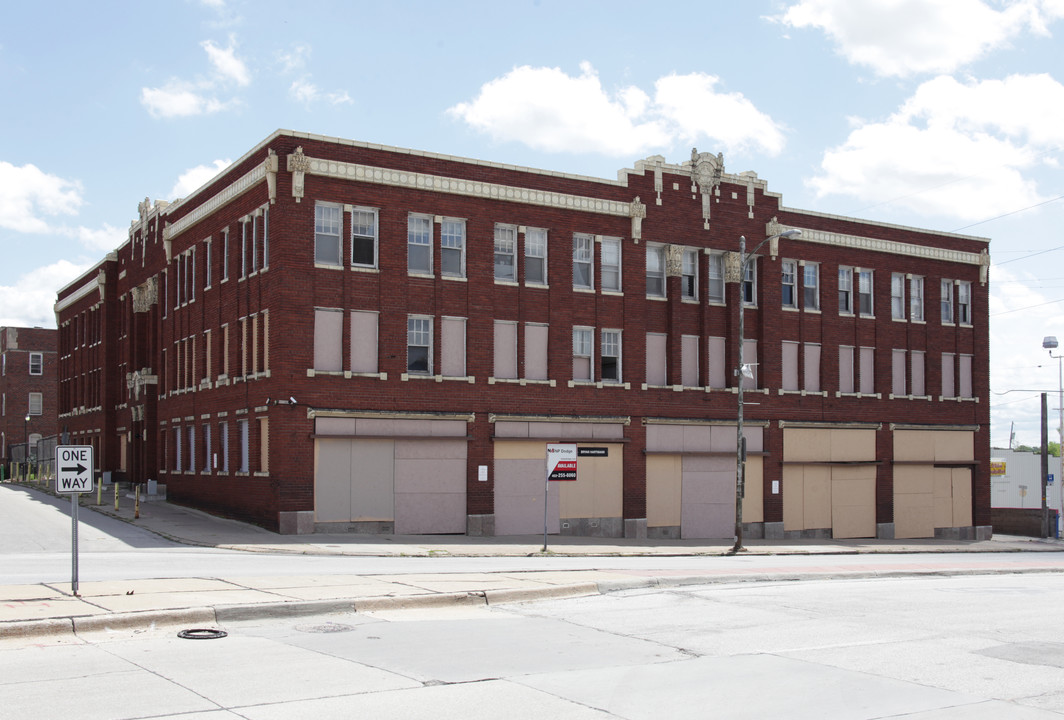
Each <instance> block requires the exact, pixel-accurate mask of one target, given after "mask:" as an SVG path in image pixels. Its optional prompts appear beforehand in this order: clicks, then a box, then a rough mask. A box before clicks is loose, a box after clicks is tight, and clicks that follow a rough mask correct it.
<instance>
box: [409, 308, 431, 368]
mask: <svg viewBox="0 0 1064 720" xmlns="http://www.w3.org/2000/svg"><path fill="white" fill-rule="evenodd" d="M406 369H407V372H410V373H417V374H419V375H431V374H432V318H428V317H416V316H411V317H410V318H408V319H407V321H406Z"/></svg>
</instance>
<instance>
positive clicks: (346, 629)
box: [296, 622, 355, 633]
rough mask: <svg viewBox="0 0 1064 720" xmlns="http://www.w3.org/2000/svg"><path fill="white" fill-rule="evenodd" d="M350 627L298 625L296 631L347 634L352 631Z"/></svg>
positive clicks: (338, 625) (337, 624)
mask: <svg viewBox="0 0 1064 720" xmlns="http://www.w3.org/2000/svg"><path fill="white" fill-rule="evenodd" d="M354 629H355V628H353V627H352V626H350V625H344V624H343V623H332V622H329V623H322V624H321V625H299V626H297V627H296V630H298V631H299V632H305V633H340V632H349V631H351V630H354Z"/></svg>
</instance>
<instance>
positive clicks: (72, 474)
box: [55, 445, 93, 493]
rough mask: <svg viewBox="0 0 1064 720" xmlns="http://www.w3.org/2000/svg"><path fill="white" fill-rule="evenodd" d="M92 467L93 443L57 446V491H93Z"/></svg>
mask: <svg viewBox="0 0 1064 720" xmlns="http://www.w3.org/2000/svg"><path fill="white" fill-rule="evenodd" d="M92 468H93V464H92V445H60V446H58V447H56V449H55V489H56V492H61V493H85V492H92Z"/></svg>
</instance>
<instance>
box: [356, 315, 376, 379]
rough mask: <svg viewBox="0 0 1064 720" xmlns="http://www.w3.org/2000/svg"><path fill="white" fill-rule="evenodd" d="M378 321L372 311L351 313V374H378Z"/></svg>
mask: <svg viewBox="0 0 1064 720" xmlns="http://www.w3.org/2000/svg"><path fill="white" fill-rule="evenodd" d="M377 319H378V314H377V313H375V312H372V311H366V310H352V311H351V372H356V373H375V372H377Z"/></svg>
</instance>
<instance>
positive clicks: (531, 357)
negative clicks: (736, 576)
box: [525, 323, 547, 380]
mask: <svg viewBox="0 0 1064 720" xmlns="http://www.w3.org/2000/svg"><path fill="white" fill-rule="evenodd" d="M525 377H526V378H528V379H529V380H546V379H547V326H546V325H539V324H537V323H525Z"/></svg>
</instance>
